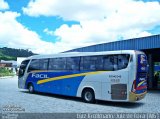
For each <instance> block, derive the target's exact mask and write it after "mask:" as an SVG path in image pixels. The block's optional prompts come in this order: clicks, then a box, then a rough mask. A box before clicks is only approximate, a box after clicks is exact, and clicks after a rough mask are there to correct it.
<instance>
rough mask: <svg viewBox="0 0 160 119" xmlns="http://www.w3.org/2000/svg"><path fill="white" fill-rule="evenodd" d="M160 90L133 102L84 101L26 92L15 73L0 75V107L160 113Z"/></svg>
mask: <svg viewBox="0 0 160 119" xmlns="http://www.w3.org/2000/svg"><path fill="white" fill-rule="evenodd" d="M159 103H160V91H149V92H148V94H147V96H146V97H145V99H143V100H141V101H139V102H135V103H116V102H106V101H98V103H97V104H87V103H84V102H82V101H81V99H78V98H71V97H63V96H55V95H46V94H29V93H28V92H27V91H25V90H20V89H18V86H17V77H12V78H3V79H0V111H1V112H3V111H6V109H7V108H12V109H15V110H16V109H17V110H19V111H22V112H25V113H26V112H32V113H33V112H35V113H45V112H47V113H48V112H49V113H54V112H56V113H57V112H59V113H61V112H62V113H66V112H67V113H68V112H69V113H72V112H74V113H116V112H125V113H128V112H129V113H130V112H132V113H147V112H148V113H158V112H159V113H160V104H159Z"/></svg>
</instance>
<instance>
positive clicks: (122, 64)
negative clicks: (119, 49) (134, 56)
mask: <svg viewBox="0 0 160 119" xmlns="http://www.w3.org/2000/svg"><path fill="white" fill-rule="evenodd" d="M128 62H129V55H128V54H121V55H118V69H125V68H127V66H128Z"/></svg>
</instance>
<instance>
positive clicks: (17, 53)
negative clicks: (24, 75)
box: [0, 47, 34, 60]
mask: <svg viewBox="0 0 160 119" xmlns="http://www.w3.org/2000/svg"><path fill="white" fill-rule="evenodd" d="M31 55H34V53H32V52H31V51H29V50H28V49H27V50H24V49H14V48H7V47H4V48H0V60H16V59H17V57H29V56H31Z"/></svg>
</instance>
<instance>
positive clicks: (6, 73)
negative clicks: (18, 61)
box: [0, 67, 14, 77]
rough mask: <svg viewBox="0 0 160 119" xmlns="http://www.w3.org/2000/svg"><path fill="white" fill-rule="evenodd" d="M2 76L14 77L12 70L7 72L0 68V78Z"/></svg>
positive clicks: (5, 69)
mask: <svg viewBox="0 0 160 119" xmlns="http://www.w3.org/2000/svg"><path fill="white" fill-rule="evenodd" d="M3 76H14V74H13V72H12V70H9V69H7V68H5V67H3V68H1V67H0V77H3Z"/></svg>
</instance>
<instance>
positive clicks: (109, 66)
mask: <svg viewBox="0 0 160 119" xmlns="http://www.w3.org/2000/svg"><path fill="white" fill-rule="evenodd" d="M103 63H104V70H107V71H113V70H114V65H113V63H114V57H113V56H112V55H108V56H104V57H103Z"/></svg>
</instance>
